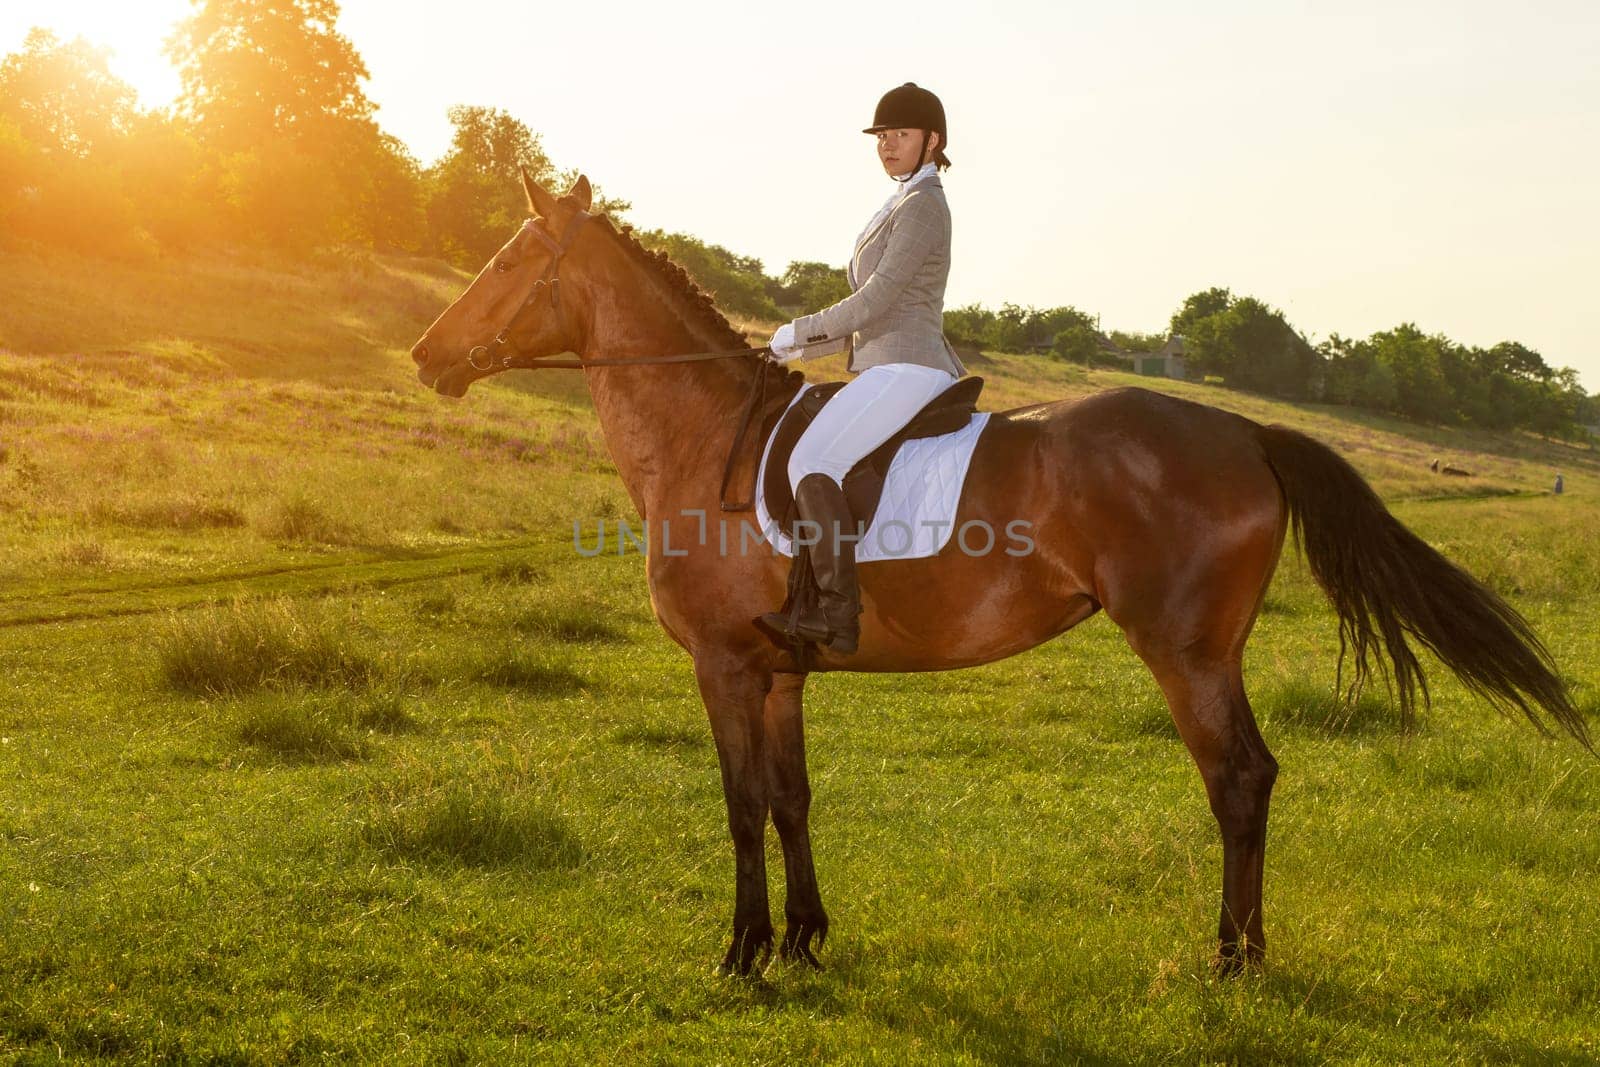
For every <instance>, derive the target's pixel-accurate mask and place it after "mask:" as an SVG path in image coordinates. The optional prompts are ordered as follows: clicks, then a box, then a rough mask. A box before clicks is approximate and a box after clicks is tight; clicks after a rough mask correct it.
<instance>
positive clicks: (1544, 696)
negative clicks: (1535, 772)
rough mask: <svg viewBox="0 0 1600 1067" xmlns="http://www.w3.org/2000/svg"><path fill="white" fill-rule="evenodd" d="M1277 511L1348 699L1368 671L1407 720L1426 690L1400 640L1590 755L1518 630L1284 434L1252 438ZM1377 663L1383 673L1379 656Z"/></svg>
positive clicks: (1355, 484) (1350, 480) (1310, 446)
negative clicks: (1334, 644) (1277, 500)
mask: <svg viewBox="0 0 1600 1067" xmlns="http://www.w3.org/2000/svg"><path fill="white" fill-rule="evenodd" d="M1257 436H1258V438H1259V440H1260V442H1261V447H1262V449H1263V450H1264V451H1265V453H1266V460H1267V463H1268V464H1269V465H1271V467H1272V471H1273V473H1274V474H1275V475H1277V478H1278V484H1279V486H1281V487H1282V489H1283V495H1284V499H1285V500H1286V501H1287V503H1288V507H1289V517H1290V521H1291V522H1292V524H1293V526H1294V532H1295V536H1296V537H1297V538H1298V539H1299V541H1300V544H1301V546H1302V548H1303V549H1304V551H1305V554H1306V559H1307V561H1308V562H1309V563H1310V565H1311V573H1312V574H1313V575H1314V576H1315V577H1316V579H1317V584H1318V585H1320V586H1322V590H1323V592H1325V593H1326V594H1327V595H1328V599H1329V600H1330V601H1332V602H1333V607H1334V610H1335V611H1336V612H1337V613H1338V615H1339V662H1340V668H1341V671H1342V668H1343V664H1344V657H1345V654H1346V652H1349V653H1350V654H1351V659H1352V661H1353V665H1354V676H1353V679H1352V685H1351V690H1352V691H1355V690H1358V689H1359V688H1360V687H1361V685H1362V683H1363V682H1364V681H1366V679H1367V678H1368V676H1369V675H1370V674H1371V673H1372V666H1371V660H1372V659H1373V658H1376V659H1377V665H1378V669H1379V671H1380V672H1381V673H1382V674H1383V676H1384V677H1385V679H1386V680H1387V679H1388V678H1390V677H1391V675H1390V671H1389V669H1388V668H1389V666H1390V665H1392V667H1393V674H1392V678H1393V681H1394V685H1395V689H1396V691H1397V694H1398V696H1399V699H1400V710H1401V716H1402V718H1403V719H1405V720H1406V721H1407V722H1409V721H1410V719H1411V713H1412V706H1413V704H1414V702H1415V698H1416V693H1417V691H1418V690H1419V689H1420V690H1421V692H1422V698H1423V701H1424V703H1426V702H1427V700H1428V685H1427V680H1426V679H1425V678H1424V677H1423V674H1422V667H1421V665H1420V664H1419V663H1418V662H1417V657H1416V655H1415V654H1414V653H1413V652H1412V650H1411V646H1410V645H1409V644H1407V641H1406V637H1407V635H1408V634H1409V635H1410V636H1411V637H1414V638H1415V639H1416V640H1418V641H1419V642H1421V643H1422V645H1423V646H1425V647H1426V648H1428V649H1429V650H1430V651H1432V652H1433V654H1434V655H1436V656H1438V657H1439V659H1441V660H1442V661H1444V664H1445V665H1446V666H1447V667H1449V668H1450V669H1451V670H1452V671H1454V672H1455V673H1456V675H1457V677H1459V678H1460V679H1461V680H1462V682H1464V683H1465V684H1466V686H1467V687H1468V688H1469V689H1471V690H1472V691H1473V692H1475V693H1477V694H1479V695H1480V696H1482V697H1484V698H1486V699H1487V700H1489V701H1490V702H1491V703H1492V704H1494V705H1495V706H1496V707H1498V708H1500V709H1501V710H1509V709H1511V708H1515V709H1517V710H1518V711H1520V712H1522V713H1523V714H1524V715H1526V716H1527V717H1528V719H1529V720H1530V721H1532V722H1533V724H1534V725H1535V726H1537V727H1538V728H1539V729H1540V730H1541V731H1544V732H1545V733H1549V732H1550V731H1549V729H1548V728H1547V727H1546V725H1545V720H1544V718H1543V716H1542V715H1541V709H1542V712H1543V713H1544V714H1547V715H1548V716H1549V717H1550V718H1553V719H1554V720H1555V721H1556V722H1557V723H1558V724H1559V725H1560V726H1561V727H1562V728H1563V729H1564V730H1566V731H1567V732H1568V733H1569V734H1571V735H1572V736H1573V737H1575V738H1577V739H1578V741H1579V742H1581V743H1582V744H1583V745H1584V747H1585V748H1588V749H1589V750H1590V751H1591V752H1592V751H1594V747H1593V745H1592V744H1590V741H1589V733H1588V730H1587V728H1586V727H1585V725H1584V721H1583V716H1582V715H1581V714H1580V713H1579V711H1578V709H1577V708H1576V707H1574V706H1573V703H1572V698H1571V696H1570V695H1569V694H1568V692H1567V687H1566V684H1565V683H1564V682H1562V680H1561V678H1560V676H1559V675H1557V674H1556V669H1555V663H1554V662H1553V661H1552V660H1551V658H1550V653H1549V651H1548V650H1546V648H1545V647H1544V645H1543V644H1542V643H1541V642H1540V640H1539V638H1538V637H1537V636H1536V635H1535V634H1534V632H1533V629H1532V627H1530V626H1529V625H1528V621H1527V620H1526V619H1524V618H1523V617H1522V616H1521V615H1519V614H1518V613H1517V611H1516V609H1514V608H1513V607H1511V605H1509V604H1507V603H1506V602H1505V601H1504V600H1502V599H1500V597H1498V596H1496V595H1495V593H1494V592H1493V591H1492V590H1490V589H1488V588H1486V587H1485V586H1484V585H1482V584H1481V583H1479V582H1478V581H1477V580H1476V579H1475V578H1473V577H1472V576H1471V575H1470V574H1468V573H1467V572H1466V571H1464V570H1462V569H1461V568H1460V567H1457V566H1456V565H1455V564H1453V563H1451V562H1450V561H1449V560H1447V559H1445V558H1444V557H1443V556H1441V555H1440V554H1439V553H1438V552H1436V551H1434V550H1433V549H1432V548H1430V547H1429V546H1428V545H1427V543H1426V542H1424V541H1423V540H1422V539H1421V538H1419V537H1418V536H1417V535H1416V534H1414V533H1412V532H1411V531H1410V530H1408V529H1406V528H1405V527H1404V526H1402V525H1401V524H1400V522H1399V520H1397V519H1396V518H1395V517H1394V516H1393V515H1391V514H1389V511H1388V509H1387V508H1385V507H1384V506H1383V502H1382V501H1381V500H1379V499H1378V495H1377V494H1376V493H1374V492H1373V491H1372V487H1371V486H1369V485H1368V484H1367V483H1366V480H1365V479H1363V478H1362V477H1361V475H1360V474H1358V473H1357V472H1356V469H1355V468H1354V467H1352V466H1351V465H1350V464H1349V463H1347V462H1345V460H1344V459H1343V458H1341V457H1340V456H1339V455H1338V454H1337V453H1335V452H1334V451H1333V450H1332V449H1331V448H1328V447H1327V446H1326V445H1323V444H1321V443H1319V442H1317V441H1315V440H1313V439H1312V438H1310V437H1307V436H1306V435H1305V434H1303V433H1299V432H1298V431H1295V430H1291V429H1289V428H1288V427H1286V426H1263V427H1261V428H1260V429H1259V431H1258V432H1257ZM1380 638H1381V640H1382V651H1384V652H1387V653H1388V664H1387V665H1386V664H1385V663H1384V661H1383V658H1382V657H1381V656H1379V657H1374V653H1375V652H1377V651H1378V648H1379V644H1378V643H1379V640H1380Z"/></svg>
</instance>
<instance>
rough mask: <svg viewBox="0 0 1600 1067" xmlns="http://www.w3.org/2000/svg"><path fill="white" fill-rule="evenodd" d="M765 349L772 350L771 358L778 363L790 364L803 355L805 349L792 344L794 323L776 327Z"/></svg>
mask: <svg viewBox="0 0 1600 1067" xmlns="http://www.w3.org/2000/svg"><path fill="white" fill-rule="evenodd" d="M767 347H768V348H770V349H772V358H773V359H775V360H777V361H778V362H779V363H792V362H793V361H794V360H797V359H799V358H800V357H801V356H802V355H804V354H805V349H803V348H801V347H800V346H799V345H797V344H795V343H794V323H792V322H786V323H784V324H783V325H782V326H779V327H778V332H777V333H775V334H773V335H772V340H770V341H768V342H767Z"/></svg>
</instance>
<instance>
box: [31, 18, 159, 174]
mask: <svg viewBox="0 0 1600 1067" xmlns="http://www.w3.org/2000/svg"><path fill="white" fill-rule="evenodd" d="M109 54H110V53H109V50H107V49H104V48H96V47H94V46H93V45H91V44H89V43H88V42H86V41H85V40H84V39H83V38H82V37H78V38H74V39H73V40H72V41H71V42H69V43H67V44H62V43H61V42H60V41H58V40H57V39H56V35H55V34H53V33H51V32H50V31H49V30H42V29H38V28H35V29H32V30H29V31H28V36H27V37H26V38H25V39H24V40H23V42H22V51H20V52H13V53H12V54H11V55H8V56H6V57H5V60H4V61H0V118H4V119H9V120H10V121H11V122H12V123H13V124H14V125H15V127H16V129H17V132H18V133H19V134H20V135H21V136H22V138H23V139H24V140H26V141H28V142H29V143H30V144H32V145H33V146H34V147H35V148H37V149H38V150H39V151H40V152H42V153H44V154H46V155H51V154H60V155H66V156H73V157H77V158H80V159H81V158H85V157H87V156H89V155H91V154H93V153H95V152H96V151H97V150H100V149H104V148H106V147H107V146H108V145H109V144H111V143H112V142H114V141H116V140H117V139H119V138H121V137H122V136H123V135H124V134H126V132H127V130H128V127H129V125H130V124H131V123H132V122H133V120H134V117H135V116H136V115H137V114H138V111H137V109H136V108H135V106H134V92H133V90H132V89H131V88H130V87H129V86H128V85H127V83H126V82H123V81H121V80H120V79H118V78H117V77H116V76H115V75H113V74H112V73H111V70H110V68H109V67H108V66H107V65H106V58H107V56H108V55H109Z"/></svg>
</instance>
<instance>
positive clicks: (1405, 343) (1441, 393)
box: [1370, 322, 1455, 422]
mask: <svg viewBox="0 0 1600 1067" xmlns="http://www.w3.org/2000/svg"><path fill="white" fill-rule="evenodd" d="M1370 343H1371V344H1372V346H1373V355H1374V357H1375V358H1376V360H1377V361H1378V362H1379V363H1381V364H1382V365H1383V366H1384V367H1386V368H1388V371H1389V373H1390V374H1391V375H1392V376H1393V379H1394V392H1395V398H1394V406H1395V410H1397V411H1399V412H1400V413H1401V414H1402V415H1408V416H1410V417H1411V418H1414V419H1421V420H1423V421H1427V422H1446V421H1449V420H1450V419H1451V417H1452V416H1453V415H1454V413H1455V403H1454V397H1453V395H1452V394H1451V392H1450V389H1449V387H1448V385H1447V383H1446V382H1445V378H1444V372H1443V369H1442V366H1441V359H1440V352H1441V349H1443V348H1444V347H1445V346H1447V345H1448V344H1449V343H1450V342H1449V339H1448V338H1445V337H1443V336H1436V337H1429V336H1427V335H1425V334H1424V333H1423V332H1422V331H1421V330H1419V329H1417V327H1416V326H1415V324H1413V323H1409V322H1406V323H1401V324H1400V325H1399V326H1396V327H1395V328H1394V329H1392V330H1387V331H1384V332H1382V333H1375V334H1373V335H1372V338H1371V341H1370Z"/></svg>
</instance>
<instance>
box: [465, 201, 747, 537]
mask: <svg viewBox="0 0 1600 1067" xmlns="http://www.w3.org/2000/svg"><path fill="white" fill-rule="evenodd" d="M593 217H594V216H592V215H590V214H589V213H588V212H587V211H579V212H578V213H577V214H576V215H574V216H572V221H571V222H569V223H567V228H566V230H565V231H563V233H562V234H561V240H559V241H558V240H556V239H555V238H554V237H551V236H550V234H549V233H548V232H547V231H546V230H545V228H544V227H543V226H540V225H539V222H538V220H537V219H528V220H526V221H525V222H523V224H522V228H523V229H524V230H526V231H529V232H531V233H532V234H533V235H534V236H535V237H537V238H538V239H539V240H540V241H542V242H543V243H544V245H545V247H546V248H548V249H550V253H551V254H550V263H549V265H548V266H547V267H545V271H544V275H543V276H542V277H541V278H539V280H538V281H536V282H534V283H533V289H532V291H530V292H529V293H528V296H527V299H525V300H523V302H522V303H521V304H519V305H518V306H517V310H516V311H513V312H512V313H511V318H510V319H509V320H508V321H507V322H506V324H505V326H503V327H501V329H500V332H499V333H497V334H495V335H494V340H493V341H490V342H489V343H488V344H487V345H476V346H474V347H473V348H472V349H471V350H470V351H469V352H468V353H467V363H468V364H470V365H471V367H472V369H473V370H542V369H545V368H551V369H568V370H582V369H585V368H588V367H638V366H649V365H654V364H661V363H700V362H704V361H706V360H713V359H737V358H740V357H748V356H762V355H769V356H770V355H771V353H772V349H770V348H768V347H766V346H765V345H763V346H762V347H760V348H736V349H732V350H731V351H723V352H689V353H684V354H679V355H671V356H640V357H637V358H634V359H555V358H553V357H551V356H530V355H527V354H525V353H520V352H517V351H516V349H515V348H514V346H513V345H512V341H511V331H512V329H513V328H515V326H516V325H517V322H518V320H519V319H521V318H522V316H523V313H524V312H526V311H527V310H528V309H529V308H531V307H533V306H534V304H535V303H537V302H538V300H539V298H540V295H541V294H542V293H543V292H544V291H545V290H549V292H550V308H551V310H552V311H554V312H555V313H556V315H557V316H558V317H560V318H561V320H562V324H563V326H564V325H565V321H566V320H565V313H564V312H563V310H562V307H561V257H563V256H565V255H566V254H567V250H568V249H570V248H571V247H572V242H573V241H575V240H577V237H578V231H579V230H580V229H582V228H583V224H584V223H585V222H588V221H589V220H590V219H591V218H593ZM501 349H510V351H508V352H506V353H505V354H504V355H502V354H500V350H501ZM480 352H481V353H483V362H481V363H480V362H479V361H478V359H479V357H478V353H480ZM775 365H776V364H775V362H774V361H773V360H771V359H763V360H762V361H761V364H760V366H759V367H757V368H756V376H755V379H754V380H753V381H752V382H751V383H750V393H749V395H748V396H747V397H746V399H745V405H744V413H743V415H742V416H741V417H740V419H739V429H738V431H737V432H736V433H735V434H734V438H733V446H732V447H731V448H730V449H729V450H728V460H727V463H726V464H725V465H724V466H723V468H722V485H721V488H720V489H719V491H718V494H717V501H718V504H719V505H720V507H721V509H722V510H723V511H749V510H751V509H752V508H753V507H754V506H755V483H756V478H757V476H758V475H759V474H760V471H759V468H760V465H761V463H760V460H761V449H762V441H761V438H760V434H757V435H756V441H755V458H754V461H753V467H754V468H756V469H754V470H752V473H751V477H750V495H749V498H748V499H746V500H744V501H729V500H728V482H729V481H730V480H731V479H732V477H733V467H734V460H735V458H736V457H737V456H738V454H739V448H740V446H741V445H742V444H743V443H744V440H745V436H746V434H748V433H749V430H750V427H751V423H752V420H753V419H754V416H755V414H756V412H757V411H759V410H761V409H763V408H764V407H765V406H766V395H767V372H768V371H769V370H771V369H772V367H773V366H775Z"/></svg>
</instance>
